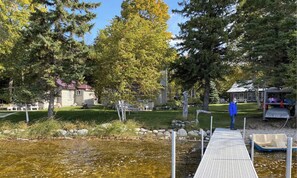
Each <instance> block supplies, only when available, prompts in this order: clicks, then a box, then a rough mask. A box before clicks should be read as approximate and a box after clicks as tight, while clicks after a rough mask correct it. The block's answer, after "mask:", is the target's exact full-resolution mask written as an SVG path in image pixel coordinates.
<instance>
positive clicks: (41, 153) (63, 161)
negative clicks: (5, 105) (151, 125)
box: [0, 139, 195, 178]
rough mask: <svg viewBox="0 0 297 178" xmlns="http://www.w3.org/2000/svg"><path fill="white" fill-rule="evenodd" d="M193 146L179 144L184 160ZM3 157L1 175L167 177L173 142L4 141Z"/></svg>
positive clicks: (181, 172)
mask: <svg viewBox="0 0 297 178" xmlns="http://www.w3.org/2000/svg"><path fill="white" fill-rule="evenodd" d="M191 146H192V145H191V144H182V143H180V144H178V147H177V150H178V153H179V158H178V161H179V162H180V163H182V162H184V161H183V160H184V155H185V154H186V153H187V152H188V150H189V149H190V148H191ZM0 160H1V161H0V177H104V178H105V177H108V178H109V177H127V178H128V177H160V178H166V177H170V175H171V145H170V142H169V141H102V140H96V139H91V140H84V139H74V140H53V141H35V142H33V141H0ZM182 164H183V163H182ZM177 166H178V173H177V175H178V176H180V177H183V176H184V174H185V173H184V172H185V170H188V168H187V167H186V166H181V165H179V163H178V165H177ZM194 169H195V167H194Z"/></svg>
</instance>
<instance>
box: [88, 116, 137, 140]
mask: <svg viewBox="0 0 297 178" xmlns="http://www.w3.org/2000/svg"><path fill="white" fill-rule="evenodd" d="M138 125H139V124H138V123H137V122H135V121H132V120H129V121H127V122H126V123H124V122H120V121H113V122H111V123H105V124H101V125H99V126H97V127H95V128H94V129H93V131H92V133H91V134H92V135H95V136H112V135H113V136H133V135H136V132H135V130H136V128H137V127H138Z"/></svg>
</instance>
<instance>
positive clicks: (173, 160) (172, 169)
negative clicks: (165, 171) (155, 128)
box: [171, 131, 176, 178]
mask: <svg viewBox="0 0 297 178" xmlns="http://www.w3.org/2000/svg"><path fill="white" fill-rule="evenodd" d="M175 135H176V133H175V131H172V149H171V150H172V159H171V161H172V163H171V178H175V158H176V156H175V151H176V150H175V146H176V142H175Z"/></svg>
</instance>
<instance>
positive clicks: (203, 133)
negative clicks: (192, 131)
mask: <svg viewBox="0 0 297 178" xmlns="http://www.w3.org/2000/svg"><path fill="white" fill-rule="evenodd" d="M199 134H200V135H203V137H205V136H207V133H206V132H205V131H204V130H203V131H202V133H201V132H199Z"/></svg>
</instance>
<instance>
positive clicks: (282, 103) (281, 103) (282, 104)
mask: <svg viewBox="0 0 297 178" xmlns="http://www.w3.org/2000/svg"><path fill="white" fill-rule="evenodd" d="M279 106H280V107H281V108H284V107H285V106H284V102H283V100H281V102H280V105H279Z"/></svg>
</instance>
